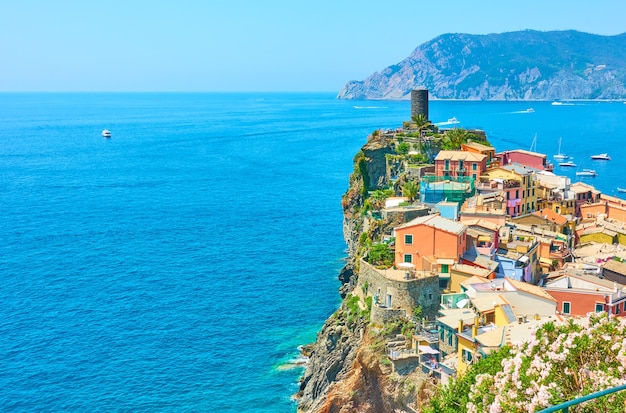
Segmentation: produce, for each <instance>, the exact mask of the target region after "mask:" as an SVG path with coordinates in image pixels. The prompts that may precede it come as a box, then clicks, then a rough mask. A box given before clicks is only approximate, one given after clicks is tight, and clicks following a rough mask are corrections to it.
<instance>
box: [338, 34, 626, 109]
mask: <svg viewBox="0 0 626 413" xmlns="http://www.w3.org/2000/svg"><path fill="white" fill-rule="evenodd" d="M625 85H626V33H624V34H620V35H617V36H600V35H595V34H589V33H582V32H578V31H573V30H568V31H548V32H540V31H533V30H525V31H517V32H509V33H501V34H488V35H470V34H462V33H456V34H444V35H441V36H438V37H436V38H435V39H433V40H430V41H428V42H426V43H424V44H422V45H420V46H419V47H417V48H416V49H415V50H414V51H413V52H412V53H411V54H410V55H409V56H408V57H407V58H406V59H404V60H402V61H401V62H399V63H397V64H395V65H391V66H388V67H387V68H385V69H383V70H382V71H380V72H376V73H374V74H372V75H371V76H369V77H368V78H366V79H364V80H362V81H350V82H348V83H347V84H346V85H345V86H344V87H343V88H342V90H341V91H340V92H339V94H338V95H337V98H339V99H357V100H365V99H376V100H401V99H409V98H410V92H411V90H413V89H416V88H426V89H428V90H429V95H430V98H431V99H470V100H556V99H624V98H626V86H625Z"/></svg>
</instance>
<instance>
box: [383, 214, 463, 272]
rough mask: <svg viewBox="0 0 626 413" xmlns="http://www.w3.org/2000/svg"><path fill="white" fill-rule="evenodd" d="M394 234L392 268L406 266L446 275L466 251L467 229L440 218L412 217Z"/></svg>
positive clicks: (454, 222)
mask: <svg viewBox="0 0 626 413" xmlns="http://www.w3.org/2000/svg"><path fill="white" fill-rule="evenodd" d="M394 232H395V237H396V256H395V265H396V266H400V267H403V266H404V267H406V264H407V263H410V264H412V265H414V266H415V269H416V270H418V271H422V270H425V271H434V272H438V273H449V270H450V266H451V265H453V264H454V263H457V262H459V259H460V258H461V256H462V255H463V254H464V253H465V250H466V243H467V240H466V232H467V227H466V226H465V225H463V224H461V223H459V222H456V221H452V220H450V219H447V218H443V217H442V216H440V215H427V216H424V217H419V218H416V219H414V220H412V221H410V222H407V223H406V224H403V225H400V226H398V227H396V228H395V229H394ZM403 263H404V265H400V264H403Z"/></svg>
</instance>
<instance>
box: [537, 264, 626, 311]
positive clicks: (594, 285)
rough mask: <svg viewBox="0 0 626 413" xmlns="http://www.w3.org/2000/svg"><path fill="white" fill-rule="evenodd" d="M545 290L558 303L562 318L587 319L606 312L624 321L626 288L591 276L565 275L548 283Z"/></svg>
mask: <svg viewBox="0 0 626 413" xmlns="http://www.w3.org/2000/svg"><path fill="white" fill-rule="evenodd" d="M545 290H546V292H547V293H548V294H550V295H551V296H552V297H554V299H555V300H557V308H558V310H559V312H560V313H561V314H562V315H571V316H585V315H587V313H593V312H600V311H606V312H607V313H609V314H612V315H617V316H621V317H623V316H624V313H625V312H626V288H624V286H623V285H621V284H617V283H616V282H613V281H608V280H603V279H600V278H598V277H595V276H592V275H585V274H568V273H566V274H564V275H563V276H560V277H558V278H555V279H552V280H550V281H548V282H547V283H546V286H545Z"/></svg>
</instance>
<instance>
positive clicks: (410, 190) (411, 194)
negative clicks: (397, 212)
mask: <svg viewBox="0 0 626 413" xmlns="http://www.w3.org/2000/svg"><path fill="white" fill-rule="evenodd" d="M419 189H420V187H419V184H418V183H416V182H415V181H407V182H406V183H405V184H404V185H402V195H404V196H406V197H407V198H409V201H411V202H413V201H414V200H415V197H416V196H417V194H418V193H419Z"/></svg>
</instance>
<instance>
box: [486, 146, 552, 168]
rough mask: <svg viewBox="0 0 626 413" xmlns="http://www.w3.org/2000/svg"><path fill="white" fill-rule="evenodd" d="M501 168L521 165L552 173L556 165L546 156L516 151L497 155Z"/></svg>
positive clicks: (521, 150) (520, 150)
mask: <svg viewBox="0 0 626 413" xmlns="http://www.w3.org/2000/svg"><path fill="white" fill-rule="evenodd" d="M496 158H498V160H499V162H500V165H501V166H506V165H512V164H519V165H524V166H527V167H529V168H533V169H538V170H542V171H552V169H553V167H554V165H552V164H551V163H549V162H548V160H547V157H546V155H544V154H542V153H537V152H531V151H525V150H523V149H515V150H512V151H504V152H500V153H497V154H496Z"/></svg>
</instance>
